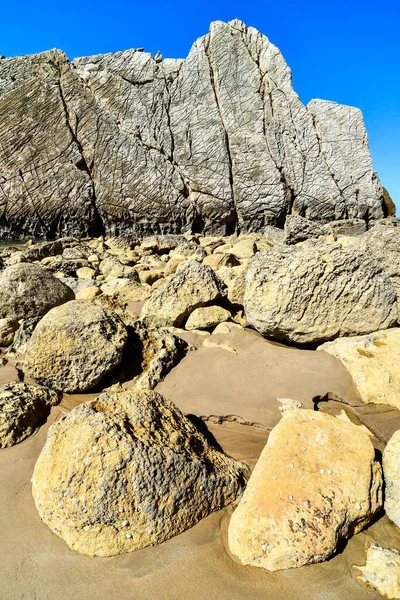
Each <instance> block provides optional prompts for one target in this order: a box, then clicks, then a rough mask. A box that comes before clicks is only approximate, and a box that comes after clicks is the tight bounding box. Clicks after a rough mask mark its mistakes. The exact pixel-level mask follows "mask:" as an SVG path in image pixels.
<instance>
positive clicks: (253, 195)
mask: <svg viewBox="0 0 400 600" xmlns="http://www.w3.org/2000/svg"><path fill="white" fill-rule="evenodd" d="M0 122H1V128H0V173H1V175H2V177H3V179H2V189H3V194H4V198H7V202H4V203H3V204H4V206H3V212H2V220H1V224H0V234H6V233H12V234H13V235H14V236H17V235H19V236H24V235H29V234H34V235H36V236H45V235H47V236H48V237H58V236H60V235H63V234H64V233H65V232H69V233H72V234H73V235H76V236H78V237H79V236H82V235H87V234H89V235H93V234H96V235H97V234H101V233H104V232H106V233H109V234H111V235H118V234H119V235H120V234H127V235H129V236H130V237H131V238H132V237H137V236H142V235H148V234H154V233H156V234H174V233H182V232H187V231H194V232H206V233H213V234H215V235H221V234H223V235H226V234H228V235H229V234H231V233H233V232H235V231H238V230H240V231H241V232H246V231H248V232H252V231H261V230H262V229H264V228H265V226H267V225H275V226H282V225H283V223H284V220H285V217H286V216H287V215H288V214H291V213H292V212H293V213H297V214H299V215H301V216H304V217H307V218H310V219H315V220H319V221H323V222H325V221H329V220H332V219H343V218H347V217H355V218H362V219H364V218H365V219H367V220H369V221H372V220H374V219H379V218H381V217H383V216H384V214H385V213H384V210H383V207H382V206H383V205H382V188H381V187H380V184H379V180H378V178H377V176H376V174H375V172H374V169H373V165H372V162H371V156H370V152H369V148H368V143H367V136H366V132H365V126H364V122H363V118H362V114H361V112H360V111H359V110H358V109H356V108H353V107H350V106H342V105H339V104H336V103H334V102H324V101H322V100H313V101H311V102H310V103H309V104H308V105H307V106H304V105H303V104H302V102H301V101H300V99H299V97H298V95H297V94H296V92H295V91H294V89H293V86H292V77H291V71H290V68H289V67H288V65H287V64H286V62H285V60H284V58H283V56H282V54H281V53H280V51H279V50H278V49H277V48H276V47H275V46H274V45H273V44H272V43H271V42H270V41H269V40H268V39H267V38H266V37H265V36H263V35H262V34H260V33H259V32H258V31H256V30H255V29H254V28H252V27H246V25H245V24H244V23H242V22H241V21H239V20H237V19H236V20H234V21H231V22H230V23H223V22H221V21H217V22H214V23H212V24H211V26H210V31H209V33H207V34H206V35H205V36H203V37H202V38H200V39H199V40H197V41H196V42H195V44H194V46H193V48H192V49H191V51H190V53H189V55H188V57H187V58H186V59H185V60H180V59H179V60H178V59H177V60H172V59H165V60H162V59H161V57H160V56H153V55H152V54H150V53H148V52H143V51H141V50H139V49H137V50H126V51H124V52H116V53H108V54H105V55H96V56H94V57H93V56H92V57H91V56H88V57H81V58H76V59H74V60H73V61H69V60H68V58H67V56H66V55H65V54H64V53H63V52H61V51H60V50H50V51H48V52H43V53H41V54H36V55H30V56H24V57H12V58H6V59H3V60H2V61H1V65H0ZM3 180H4V181H3ZM25 198H29V201H26V200H25ZM385 212H386V213H387V211H385ZM172 243H175V242H174V241H173V242H172ZM168 246H169V247H170V246H171V242H170V241H168V243H166V242H165V240H163V239H160V238H159V237H158V238H157V240H156V242H155V243H154V241H150V242H146V244H145V246H143V247H147V248H150V249H151V250H153V249H154V251H160V252H162V251H165V250H168Z"/></svg>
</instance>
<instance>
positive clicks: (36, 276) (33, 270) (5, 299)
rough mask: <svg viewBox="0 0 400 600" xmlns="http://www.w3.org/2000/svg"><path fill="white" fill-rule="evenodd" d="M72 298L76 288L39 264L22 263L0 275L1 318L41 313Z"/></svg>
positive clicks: (40, 314)
mask: <svg viewBox="0 0 400 600" xmlns="http://www.w3.org/2000/svg"><path fill="white" fill-rule="evenodd" d="M73 299H74V293H73V291H72V290H71V289H70V288H69V287H67V286H66V285H64V284H63V283H62V282H61V281H59V280H58V279H56V278H55V277H53V275H52V274H51V273H49V272H48V271H47V270H46V269H44V268H43V267H40V266H39V265H34V264H30V263H20V264H17V265H12V266H11V267H7V268H6V269H4V271H2V272H1V274H0V319H13V320H19V319H29V318H31V317H38V316H42V315H45V314H46V313H47V312H48V311H49V310H50V309H51V308H54V307H55V306H59V305H60V304H64V303H65V302H68V300H73Z"/></svg>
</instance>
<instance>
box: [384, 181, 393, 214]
mask: <svg viewBox="0 0 400 600" xmlns="http://www.w3.org/2000/svg"><path fill="white" fill-rule="evenodd" d="M382 191H383V212H384V214H385V216H387V217H395V216H396V205H395V203H394V202H393V200H392V197H391V195H390V194H389V192H388V191H387V189H386V188H385V187H382Z"/></svg>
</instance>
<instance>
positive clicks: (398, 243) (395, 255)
mask: <svg viewBox="0 0 400 600" xmlns="http://www.w3.org/2000/svg"><path fill="white" fill-rule="evenodd" d="M361 249H362V250H364V251H365V252H366V253H367V254H370V255H371V256H373V257H374V258H375V259H376V260H377V262H379V264H380V265H381V266H382V267H383V268H384V269H385V271H386V273H387V274H388V275H389V277H390V279H391V281H392V284H393V287H394V289H395V290H396V293H397V302H398V306H399V314H400V227H373V228H372V229H370V230H369V231H368V232H367V233H365V234H364V235H363V236H362V237H361Z"/></svg>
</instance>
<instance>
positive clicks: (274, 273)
mask: <svg viewBox="0 0 400 600" xmlns="http://www.w3.org/2000/svg"><path fill="white" fill-rule="evenodd" d="M244 307H245V312H246V316H247V319H248V321H249V323H250V325H252V326H253V327H255V329H257V330H258V331H259V332H260V333H262V334H263V335H266V336H271V337H275V338H278V339H284V340H290V341H293V342H297V343H300V344H305V343H312V342H319V341H327V340H330V339H334V338H336V337H340V336H352V335H362V334H366V333H370V332H372V331H377V330H379V329H387V328H389V327H392V326H393V325H394V324H395V323H396V321H397V318H398V310H397V298H396V292H395V289H394V287H393V285H392V282H391V280H390V278H389V276H388V275H387V274H386V272H385V271H384V270H383V267H382V266H381V265H380V264H378V262H376V261H375V260H374V259H373V258H371V257H370V256H369V255H368V254H367V253H363V252H361V251H359V250H358V249H357V248H351V247H349V248H345V247H342V246H341V245H340V244H338V243H332V244H330V243H325V242H322V241H320V240H309V241H306V242H303V243H302V244H298V245H295V246H290V247H289V246H277V247H275V248H272V249H271V250H267V251H266V252H259V253H258V254H256V256H255V257H254V259H253V260H252V262H251V263H250V265H249V268H248V270H247V274H246V291H245V299H244Z"/></svg>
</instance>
